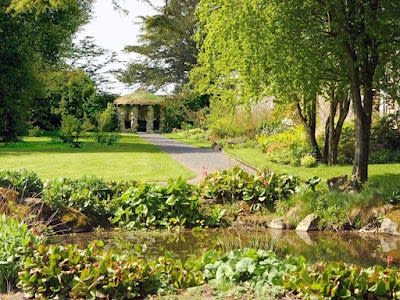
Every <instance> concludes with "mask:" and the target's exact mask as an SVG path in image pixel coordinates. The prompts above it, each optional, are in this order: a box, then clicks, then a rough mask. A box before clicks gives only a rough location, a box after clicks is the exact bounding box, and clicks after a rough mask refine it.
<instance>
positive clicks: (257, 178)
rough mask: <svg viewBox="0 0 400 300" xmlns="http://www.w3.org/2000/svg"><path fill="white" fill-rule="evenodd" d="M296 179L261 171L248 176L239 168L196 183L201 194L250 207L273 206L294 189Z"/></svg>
mask: <svg viewBox="0 0 400 300" xmlns="http://www.w3.org/2000/svg"><path fill="white" fill-rule="evenodd" d="M297 184H298V180H297V179H296V178H295V177H292V176H286V175H280V176H279V175H276V174H275V173H270V172H261V173H259V174H257V175H250V174H248V173H246V172H245V171H243V170H242V169H240V168H239V167H236V168H233V169H230V170H225V171H222V172H215V173H212V174H209V175H208V176H207V177H206V178H205V179H204V181H203V182H202V183H201V184H200V185H199V192H200V197H202V198H204V199H213V200H215V201H217V202H218V203H232V202H236V201H242V200H244V201H246V202H248V203H249V205H251V207H252V209H254V210H258V209H260V208H261V207H269V208H272V207H273V205H274V203H275V202H276V201H278V200H281V199H285V198H287V197H289V196H290V195H292V194H293V193H294V192H295V189H296V187H297Z"/></svg>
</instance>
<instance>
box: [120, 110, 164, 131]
mask: <svg viewBox="0 0 400 300" xmlns="http://www.w3.org/2000/svg"><path fill="white" fill-rule="evenodd" d="M145 108H146V113H145V116H144V120H145V121H146V132H148V133H152V132H154V131H155V128H154V122H155V121H158V122H159V126H158V127H159V128H158V129H157V130H156V131H161V130H162V129H163V125H164V120H165V118H164V114H163V110H162V109H161V108H160V114H159V116H157V117H158V118H157V119H155V113H154V106H153V105H145ZM117 109H118V118H119V125H120V128H121V130H122V131H123V132H137V131H138V128H139V120H140V117H141V116H139V105H118V106H117Z"/></svg>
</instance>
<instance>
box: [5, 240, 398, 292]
mask: <svg viewBox="0 0 400 300" xmlns="http://www.w3.org/2000/svg"><path fill="white" fill-rule="evenodd" d="M31 234H32V233H31ZM10 249H12V248H4V249H2V250H1V254H2V255H7V254H8V252H9V251H10ZM24 249H26V251H25V255H24V256H20V258H19V263H18V264H16V265H15V270H16V271H19V273H18V274H19V276H18V284H17V287H18V288H19V289H20V290H21V291H22V292H23V293H24V294H25V296H26V297H28V298H36V299H53V298H58V299H64V298H70V299H83V298H84V299H101V298H112V299H143V298H145V297H146V296H148V295H155V294H161V295H165V294H174V293H177V292H178V291H179V290H182V289H187V288H189V287H195V286H204V284H207V285H208V286H209V287H211V288H212V289H213V290H215V292H216V293H217V294H219V295H226V294H227V293H232V292H233V293H236V295H237V296H239V297H240V293H246V294H247V295H249V294H250V295H253V297H255V298H264V297H268V298H270V297H274V298H279V297H282V296H284V295H285V294H288V293H291V294H292V295H295V296H296V297H300V298H303V299H322V298H329V299H341V298H357V299H377V298H379V297H384V298H386V299H399V298H400V276H399V272H398V269H397V268H394V267H392V266H390V262H389V264H388V265H387V266H386V267H382V266H374V267H370V268H362V267H359V266H356V265H348V264H344V263H317V264H310V263H308V262H307V261H306V260H305V258H303V257H295V256H287V257H284V258H282V257H278V256H277V255H276V254H275V253H274V252H273V251H266V250H257V249H251V248H249V249H248V248H245V249H240V250H233V251H228V252H225V253H224V252H221V251H219V250H210V251H208V252H206V253H205V254H203V255H202V256H200V257H192V258H189V259H187V260H185V261H183V260H180V259H176V258H172V257H170V256H164V257H158V258H147V257H145V255H144V254H143V253H141V252H137V253H133V252H130V254H129V255H120V254H116V253H114V252H113V251H112V250H110V249H106V248H104V244H103V242H100V241H96V242H93V243H92V244H90V245H89V246H88V247H87V248H84V249H79V248H78V247H77V246H76V245H68V246H59V245H51V246H49V245H45V244H42V243H40V242H39V241H38V240H35V241H34V242H32V243H30V244H28V245H24ZM0 274H1V275H2V277H1V282H2V283H6V282H7V283H9V284H10V285H9V287H10V288H15V283H16V280H15V277H11V275H10V273H9V272H1V273H0ZM10 279H13V280H14V281H11V280H10ZM0 291H4V287H2V289H1V290H0Z"/></svg>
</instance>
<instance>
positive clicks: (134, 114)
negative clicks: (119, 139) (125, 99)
mask: <svg viewBox="0 0 400 300" xmlns="http://www.w3.org/2000/svg"><path fill="white" fill-rule="evenodd" d="M138 118H139V108H138V107H137V106H136V105H134V106H132V107H131V112H130V114H129V119H130V120H131V130H130V131H132V132H137V130H138Z"/></svg>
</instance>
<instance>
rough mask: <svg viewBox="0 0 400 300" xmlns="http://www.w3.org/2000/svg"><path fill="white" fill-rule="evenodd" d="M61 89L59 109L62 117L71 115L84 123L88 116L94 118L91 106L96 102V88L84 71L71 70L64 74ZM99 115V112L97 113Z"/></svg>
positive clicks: (61, 79)
mask: <svg viewBox="0 0 400 300" xmlns="http://www.w3.org/2000/svg"><path fill="white" fill-rule="evenodd" d="M62 76H63V77H62V78H60V79H59V80H60V81H61V86H60V87H59V89H60V90H59V93H60V94H59V97H60V102H59V107H58V109H57V110H58V112H59V113H60V115H61V116H64V115H70V116H73V117H75V118H76V119H78V120H80V121H83V120H84V118H85V117H86V116H92V117H93V113H90V110H91V106H92V105H94V104H95V101H96V86H95V84H94V82H93V81H92V80H91V79H90V78H89V76H88V75H87V74H86V73H85V72H84V71H82V70H79V69H78V70H71V71H67V72H63V73H62ZM95 113H97V111H95Z"/></svg>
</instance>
